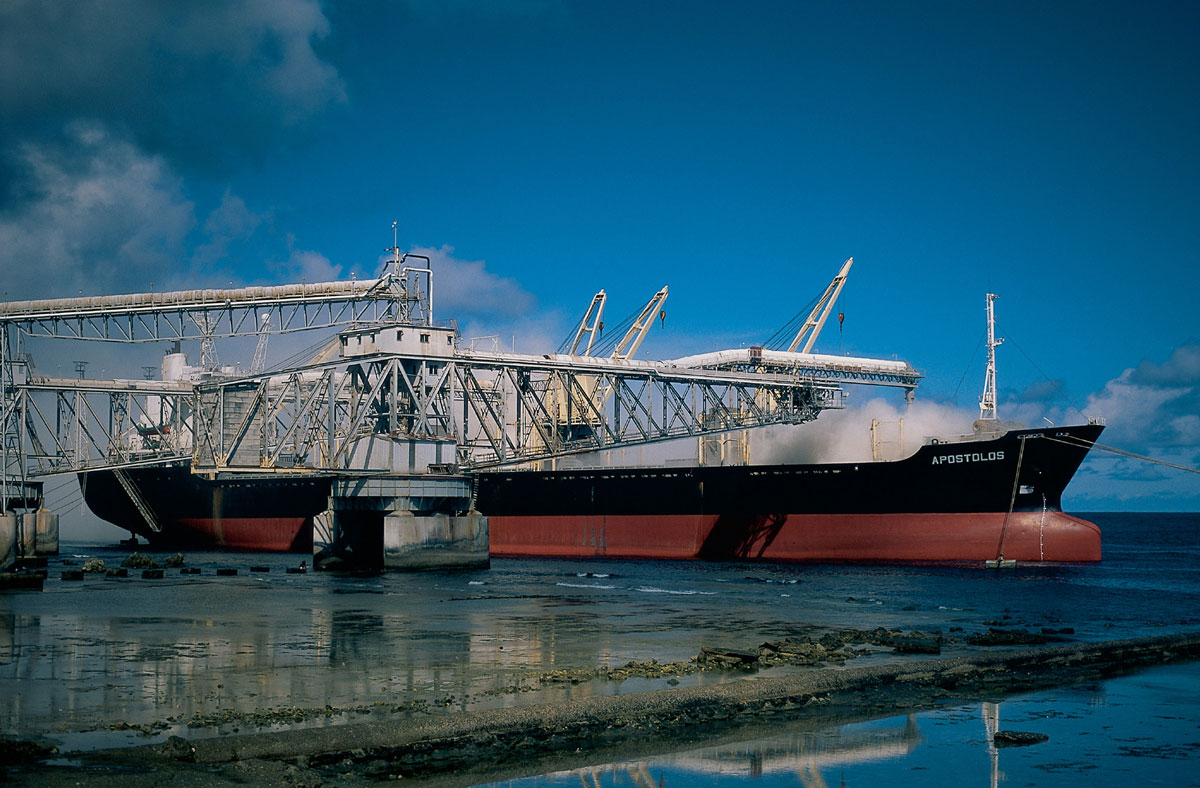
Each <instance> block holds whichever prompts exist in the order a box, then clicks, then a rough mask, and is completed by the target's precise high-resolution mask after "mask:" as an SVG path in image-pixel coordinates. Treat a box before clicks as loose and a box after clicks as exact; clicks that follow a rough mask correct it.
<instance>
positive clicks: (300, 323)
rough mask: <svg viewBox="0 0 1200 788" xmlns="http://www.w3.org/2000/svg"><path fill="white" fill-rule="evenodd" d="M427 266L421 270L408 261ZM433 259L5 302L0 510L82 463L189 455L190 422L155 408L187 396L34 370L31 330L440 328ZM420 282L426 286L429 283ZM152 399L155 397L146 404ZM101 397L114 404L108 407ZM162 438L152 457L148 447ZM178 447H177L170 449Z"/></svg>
mask: <svg viewBox="0 0 1200 788" xmlns="http://www.w3.org/2000/svg"><path fill="white" fill-rule="evenodd" d="M409 257H413V258H416V259H419V260H421V261H423V264H422V267H414V266H411V265H409V264H408V258H409ZM428 266H429V261H428V258H426V257H424V256H420V255H403V256H402V255H400V254H397V255H396V257H395V259H394V260H391V261H389V262H388V263H387V265H386V266H385V268H384V271H383V274H382V276H381V277H380V278H378V279H371V280H365V281H353V280H352V281H345V282H321V283H314V284H305V283H301V284H291V285H279V286H271V287H245V288H233V289H227V290H185V291H178V292H165V293H138V294H130V295H115V296H95V297H80V298H59V299H43V300H36V301H13V302H7V303H0V509H3V508H4V507H5V506H6V505H7V504H8V503H9V502H10V501H13V500H17V499H18V498H19V497H20V496H21V495H22V493H21V491H22V490H23V489H24V486H25V482H26V480H27V479H28V478H29V477H31V476H36V475H40V474H44V473H54V472H63V471H67V470H73V469H78V468H86V467H95V465H94V464H95V463H96V462H101V463H102V465H103V466H112V467H122V466H126V465H130V464H137V463H139V462H142V461H152V462H161V461H164V460H165V459H168V458H170V457H179V456H190V452H191V445H192V444H191V443H187V442H186V438H187V437H188V436H187V434H186V433H187V428H186V427H183V426H181V427H180V430H181V431H180V432H177V433H175V434H174V435H172V436H171V440H170V441H166V440H165V437H166V436H165V433H162V432H161V430H162V429H164V425H162V424H161V423H158V424H157V426H153V425H155V424H156V422H154V421H153V414H152V411H154V410H155V409H156V408H173V410H171V412H172V413H182V412H183V410H182V405H183V400H184V399H187V398H189V397H190V396H191V387H190V386H189V387H187V392H188V393H187V394H186V395H185V394H183V393H181V392H178V391H163V392H157V393H155V392H153V391H148V390H147V388H146V386H145V385H144V382H142V381H138V382H137V383H136V384H135V383H132V382H122V381H109V382H105V381H62V380H59V381H54V380H48V379H44V378H43V379H38V378H36V377H34V376H33V373H32V370H31V364H30V362H29V356H28V354H27V352H26V350H25V341H26V339H28V338H33V337H51V338H58V339H82V340H91V341H101V342H122V343H131V342H133V343H136V342H157V341H164V340H168V341H169V340H184V339H200V340H202V341H203V342H205V343H211V341H212V340H213V339H214V338H217V337H222V338H223V337H236V336H251V335H258V336H261V335H262V334H263V333H264V330H265V329H266V327H268V326H269V327H270V328H269V331H267V333H272V334H283V333H289V332H293V331H304V330H309V329H321V328H336V327H342V326H352V325H357V324H362V323H388V322H403V323H414V324H422V323H423V324H431V323H432V314H433V303H432V273H431V272H430V270H429V267H428ZM422 279H424V284H425V287H424V288H422ZM147 398H151V399H147ZM104 400H107V402H105V401H104ZM139 420H140V426H141V427H142V428H145V427H146V426H147V425H151V429H152V430H155V429H156V430H160V432H159V434H158V435H157V437H155V436H153V435H148V436H140V437H138V438H133V439H131V438H130V436H128V435H123V434H122V430H123V429H124V428H129V427H131V426H132V427H133V428H134V429H135V431H136V429H137V425H135V422H138V421H139ZM147 443H151V444H161V445H158V446H157V447H156V448H154V449H153V450H151V451H149V455H148V456H144V455H146V452H147V450H146V446H145V444H147ZM167 446H170V449H169V451H168V450H167V449H166V448H165V447H167Z"/></svg>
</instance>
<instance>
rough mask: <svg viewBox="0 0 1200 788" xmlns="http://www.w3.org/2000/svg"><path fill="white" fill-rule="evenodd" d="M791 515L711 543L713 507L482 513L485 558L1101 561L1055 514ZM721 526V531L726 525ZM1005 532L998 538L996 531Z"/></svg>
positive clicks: (1096, 547)
mask: <svg viewBox="0 0 1200 788" xmlns="http://www.w3.org/2000/svg"><path fill="white" fill-rule="evenodd" d="M1005 516H1006V515H1005V514H1004V513H1003V512H1000V513H995V512H985V513H978V514H971V513H967V514H963V513H954V514H790V515H770V516H762V517H757V518H753V517H747V518H738V519H739V520H741V521H742V522H738V523H735V524H734V526H735V527H736V529H737V537H736V538H735V539H733V540H730V539H728V538H726V539H725V540H724V541H723V542H722V543H721V545H720V546H719V547H716V548H714V546H713V538H712V536H713V533H714V530H716V529H719V528H721V526H722V523H721V522H720V521H721V520H722V519H723V518H720V517H718V516H717V515H646V516H640V515H621V516H613V515H595V516H588V515H581V516H539V517H524V516H521V517H506V516H498V517H497V516H493V517H489V518H488V528H489V531H490V534H491V552H492V555H493V556H496V557H504V556H514V557H515V556H556V557H573V558H671V559H696V558H709V559H732V560H743V559H744V560H764V561H986V560H991V559H994V558H996V557H997V556H998V555H999V554H1000V553H1001V552H1003V555H1004V557H1005V558H1006V559H1007V558H1011V559H1015V560H1017V561H1026V562H1028V561H1050V562H1059V561H1072V562H1073V561H1099V560H1100V529H1099V528H1098V527H1097V526H1096V525H1095V524H1093V523H1090V522H1088V521H1086V520H1081V519H1079V518H1078V517H1072V516H1071V515H1069V514H1064V513H1062V512H1049V511H1048V512H1040V511H1038V512H1014V513H1013V514H1012V515H1011V516H1009V517H1008V526H1007V528H1005V525H1004V521H1005ZM724 530H725V531H727V532H728V531H729V530H730V529H729V527H728V524H727V525H726V527H725V529H724ZM1002 531H1003V545H1001V533H1002Z"/></svg>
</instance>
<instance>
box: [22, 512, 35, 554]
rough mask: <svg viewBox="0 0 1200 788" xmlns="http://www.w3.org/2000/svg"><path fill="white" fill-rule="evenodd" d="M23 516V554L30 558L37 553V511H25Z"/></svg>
mask: <svg viewBox="0 0 1200 788" xmlns="http://www.w3.org/2000/svg"><path fill="white" fill-rule="evenodd" d="M18 516H19V517H20V518H21V550H20V552H21V555H23V556H24V557H26V558H30V557H32V556H34V555H35V554H36V553H37V512H25V513H24V514H22V515H18Z"/></svg>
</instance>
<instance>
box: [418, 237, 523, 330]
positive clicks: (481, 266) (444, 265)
mask: <svg viewBox="0 0 1200 788" xmlns="http://www.w3.org/2000/svg"><path fill="white" fill-rule="evenodd" d="M410 254H419V255H425V256H426V257H428V258H429V259H430V263H431V264H430V268H431V270H432V271H433V282H434V297H435V299H436V302H435V304H434V306H435V307H436V309H437V311H438V313H439V314H440V315H443V316H446V317H453V316H455V315H466V316H468V317H470V318H472V319H475V320H482V321H487V320H489V319H491V320H505V321H507V320H511V319H513V318H515V317H518V316H520V315H524V314H527V313H529V312H530V311H532V310H533V308H534V307H535V306H536V305H537V299H536V298H534V296H533V294H532V293H530V292H529V291H528V290H526V289H525V288H524V287H522V286H521V284H520V283H519V282H518V281H517V280H516V279H513V278H511V277H507V276H500V275H498V274H495V273H493V272H492V271H489V270H488V268H487V263H486V262H485V261H483V260H463V259H460V258H458V257H455V256H454V247H452V246H442V247H441V248H439V249H431V248H428V247H416V248H414V249H412V250H410Z"/></svg>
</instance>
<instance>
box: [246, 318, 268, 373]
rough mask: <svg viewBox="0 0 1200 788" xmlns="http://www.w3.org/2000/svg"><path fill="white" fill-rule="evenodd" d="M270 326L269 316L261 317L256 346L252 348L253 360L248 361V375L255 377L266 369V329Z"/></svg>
mask: <svg viewBox="0 0 1200 788" xmlns="http://www.w3.org/2000/svg"><path fill="white" fill-rule="evenodd" d="M270 325H271V315H270V314H265V315H263V316H262V321H261V322H260V323H259V326H258V344H256V345H255V346H254V358H253V359H252V360H251V361H250V374H251V375H257V374H258V373H260V372H262V371H263V370H264V369H266V367H267V337H268V336H269V333H268V332H267V329H268V328H269V327H270Z"/></svg>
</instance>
